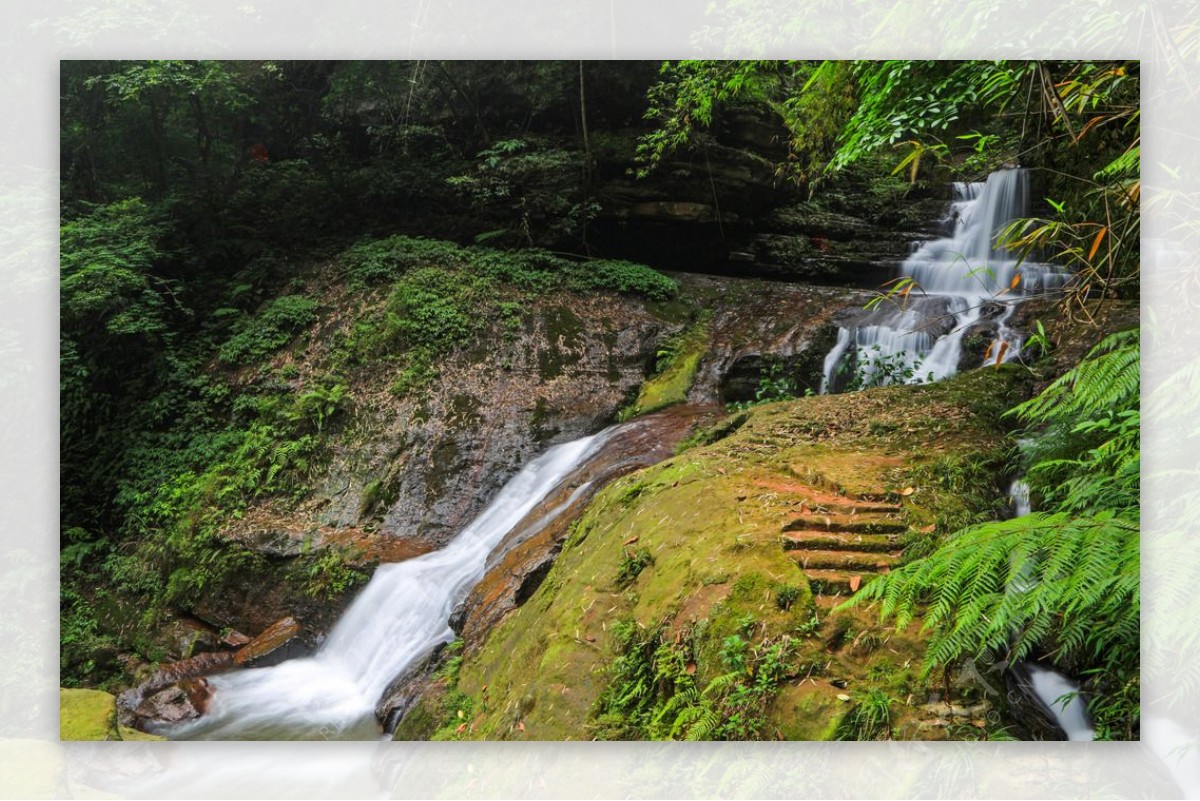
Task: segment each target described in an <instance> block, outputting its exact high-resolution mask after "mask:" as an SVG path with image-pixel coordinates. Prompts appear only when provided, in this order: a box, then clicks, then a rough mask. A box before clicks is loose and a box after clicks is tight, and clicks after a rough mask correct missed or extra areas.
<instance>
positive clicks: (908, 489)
mask: <svg viewBox="0 0 1200 801" xmlns="http://www.w3.org/2000/svg"><path fill="white" fill-rule="evenodd" d="M914 492H916V490H915V489H913V488H912V487H905V488H904V489H902V490H900V494H901V495H903V496H904V497H906V498H907V497H908V496H909V495H912V494H913V493H914Z"/></svg>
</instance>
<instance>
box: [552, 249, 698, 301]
mask: <svg viewBox="0 0 1200 801" xmlns="http://www.w3.org/2000/svg"><path fill="white" fill-rule="evenodd" d="M567 283H568V286H569V288H571V289H600V290H608V291H610V292H620V293H623V294H626V295H640V296H642V297H645V298H649V299H650V300H660V301H661V300H670V299H671V298H673V297H674V296H675V293H676V292H677V291H678V285H677V284H676V283H675V280H674V279H672V278H668V277H667V276H665V275H663V274H662V273H660V272H658V271H656V270H653V269H651V268H649V267H647V266H645V265H644V264H634V263H633V262H630V261H620V260H610V259H596V260H594V261H589V262H584V263H582V264H578V263H576V264H573V265H572V267H571V271H570V278H569V279H568V282H567Z"/></svg>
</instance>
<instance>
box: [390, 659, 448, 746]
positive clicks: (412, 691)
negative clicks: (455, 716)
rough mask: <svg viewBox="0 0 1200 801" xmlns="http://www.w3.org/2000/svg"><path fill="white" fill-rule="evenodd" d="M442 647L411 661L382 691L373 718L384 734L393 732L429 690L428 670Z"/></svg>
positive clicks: (434, 662)
mask: <svg viewBox="0 0 1200 801" xmlns="http://www.w3.org/2000/svg"><path fill="white" fill-rule="evenodd" d="M444 647H445V646H441V645H439V646H438V647H437V648H435V649H434V650H433V651H432V652H430V654H429V655H428V656H426V657H425V658H423V659H415V660H413V662H412V664H410V665H409V666H408V668H406V669H405V670H404V672H403V673H401V674H400V675H399V676H397V677H396V678H395V679H393V680H392V683H391V684H389V685H388V687H387V689H386V690H384V691H383V695H382V696H381V697H380V699H379V702H378V703H377V704H376V705H375V718H376V720H378V721H379V723H380V724H381V725H382V726H383V732H384V734H388V735H390V734H391V733H392V732H394V731H395V730H396V727H397V726H398V725H399V724H400V721H402V720H403V719H404V716H405V715H406V714H407V713H408V711H409V710H410V709H412V707H413V704H415V703H416V702H417V700H418V699H420V698H421V696H422V695H423V694H424V693H425V692H426V691H427V690H428V689H429V685H430V682H431V677H430V669H431V668H432V666H433V665H434V664H436V662H437V660H438V656H439V654H441V653H442V650H443V648H444Z"/></svg>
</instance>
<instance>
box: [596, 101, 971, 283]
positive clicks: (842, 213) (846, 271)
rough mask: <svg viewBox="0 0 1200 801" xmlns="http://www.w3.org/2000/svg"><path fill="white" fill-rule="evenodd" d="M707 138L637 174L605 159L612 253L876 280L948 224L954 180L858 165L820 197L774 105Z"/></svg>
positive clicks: (732, 116) (739, 117) (602, 233)
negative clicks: (789, 162) (793, 167)
mask: <svg viewBox="0 0 1200 801" xmlns="http://www.w3.org/2000/svg"><path fill="white" fill-rule="evenodd" d="M710 134H711V138H710V139H708V140H706V143H705V144H701V145H697V146H695V147H694V148H693V149H692V150H690V151H681V152H679V153H677V154H675V155H674V156H673V157H672V158H671V159H670V160H669V161H668V162H666V163H663V164H660V165H659V167H658V168H657V169H656V170H655V171H654V172H652V173H651V174H650V175H648V176H646V177H645V178H641V179H636V180H635V179H633V178H631V177H627V176H625V175H624V171H625V167H626V166H627V165H625V164H611V165H606V164H601V165H599V166H598V168H597V169H598V172H599V173H601V174H602V175H609V176H619V177H610V178H608V179H607V180H604V181H602V182H601V183H600V185H599V187H598V188H597V190H596V200H597V202H598V203H599V205H600V211H599V213H598V217H597V218H596V220H595V221H594V222H593V224H592V226H591V227H592V228H593V229H594V231H595V236H594V237H593V240H594V241H595V242H597V243H599V244H598V247H599V248H600V249H601V250H602V252H603V253H604V255H607V256H613V257H620V258H627V259H630V260H633V261H642V262H645V263H648V264H654V265H657V266H660V267H665V268H669V269H678V270H688V271H695V272H709V273H716V274H731V272H732V271H733V270H734V269H736V271H737V274H739V275H747V274H751V275H759V276H763V277H771V278H783V279H788V280H802V281H815V282H821V283H836V284H843V285H851V286H860V287H867V286H875V285H878V284H879V283H880V282H882V281H884V280H887V279H888V278H891V277H893V271H894V268H895V267H896V266H897V265H898V264H899V263H900V262H901V261H903V260H904V258H905V257H906V256H907V255H908V252H909V245H910V243H911V242H914V241H918V240H921V239H927V238H932V237H933V236H935V235H937V234H938V233H939V232H940V224H939V222H938V220H939V218H940V217H941V215H942V214H943V213H944V211H945V202H946V200H947V199H948V189H947V188H946V187H944V186H940V185H925V184H917V185H912V184H908V183H906V182H904V181H903V180H901V179H898V178H893V177H890V176H887V172H888V171H887V170H886V169H879V170H875V171H874V172H872V171H871V170H862V171H861V172H860V171H858V170H855V169H850V170H847V171H844V172H843V173H841V174H839V175H838V176H837V178H836V179H835V180H834V181H832V185H831V186H827V187H822V190H821V191H820V192H819V193H816V194H815V195H814V198H813V199H808V198H807V197H806V193H805V192H804V191H803V190H801V189H800V188H799V187H797V186H796V185H794V184H793V183H791V182H790V181H789V180H787V179H786V178H781V176H780V172H779V170H778V169H777V166H778V165H779V164H781V163H783V162H784V161H785V160H786V158H787V148H786V142H787V140H788V137H789V134H788V132H787V130H786V129H784V128H783V126H782V124H781V123H780V122H779V120H778V119H777V118H776V116H775V115H774V113H773V112H772V111H770V110H769V109H765V108H752V107H747V108H741V109H738V110H737V111H734V112H730V113H727V114H725V115H724V117H723V118H722V119H719V120H718V121H717V122H716V124H715V125H714V126H713V128H712V129H711V131H710Z"/></svg>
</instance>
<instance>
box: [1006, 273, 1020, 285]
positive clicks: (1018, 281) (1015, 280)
mask: <svg viewBox="0 0 1200 801" xmlns="http://www.w3.org/2000/svg"><path fill="white" fill-rule="evenodd" d="M1019 283H1021V274H1020V273H1017V274H1016V275H1014V276H1013V280H1012V283H1011V284H1009V285H1008V288H1009V289H1016V288H1017V284H1019Z"/></svg>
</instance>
